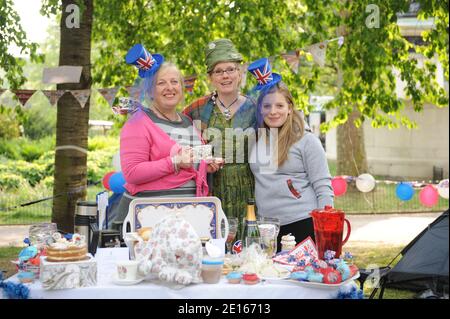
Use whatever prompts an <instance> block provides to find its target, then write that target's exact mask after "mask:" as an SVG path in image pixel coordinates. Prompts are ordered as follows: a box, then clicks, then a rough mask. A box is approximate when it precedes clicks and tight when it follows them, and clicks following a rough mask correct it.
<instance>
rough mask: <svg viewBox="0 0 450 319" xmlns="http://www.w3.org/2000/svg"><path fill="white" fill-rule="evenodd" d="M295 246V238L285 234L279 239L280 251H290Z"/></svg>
mask: <svg viewBox="0 0 450 319" xmlns="http://www.w3.org/2000/svg"><path fill="white" fill-rule="evenodd" d="M296 244H297V243H296V242H295V236H292V235H291V234H287V235H284V236H282V237H281V250H287V251H290V250H292V249H294V248H295V245H296Z"/></svg>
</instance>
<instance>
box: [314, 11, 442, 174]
mask: <svg viewBox="0 0 450 319" xmlns="http://www.w3.org/2000/svg"><path fill="white" fill-rule="evenodd" d="M398 24H399V26H400V27H401V32H402V35H403V36H405V37H407V38H408V40H410V41H412V42H415V43H420V41H421V33H422V31H424V30H427V29H429V28H431V27H432V26H433V22H432V20H426V21H419V20H417V19H416V17H415V16H414V13H413V14H406V15H403V16H402V17H399V19H398ZM411 58H415V59H417V60H418V65H419V66H420V65H423V62H424V57H423V56H421V55H418V54H415V53H412V54H411ZM433 61H434V63H435V64H436V66H437V81H438V84H439V85H440V86H441V87H444V88H445V89H446V91H447V94H448V86H449V85H448V81H446V80H445V79H444V70H443V68H442V66H441V64H440V63H439V61H438V60H437V59H433ZM404 87H405V84H404V83H403V82H402V81H401V79H400V78H399V77H397V88H396V90H397V92H396V93H397V95H398V96H399V97H400V98H406V96H405V92H404ZM330 98H332V97H312V98H311V102H312V104H316V105H317V106H318V107H319V110H320V105H321V104H324V103H326V102H327V101H328V100H329V99H330ZM405 103H406V107H405V109H404V111H402V114H403V115H405V116H407V117H408V118H410V119H412V120H414V121H415V122H416V123H417V125H418V128H417V129H412V130H409V129H407V128H404V127H401V128H398V129H388V128H372V126H371V125H370V120H367V121H365V123H364V124H363V125H364V140H365V147H366V154H367V162H368V165H369V173H371V174H374V175H382V176H389V177H392V178H400V179H416V178H417V179H432V178H437V179H440V178H448V176H449V108H448V107H445V108H437V107H436V106H434V105H431V104H425V105H424V110H423V111H422V112H421V113H417V112H414V110H413V107H412V103H411V102H410V101H405ZM313 114H314V113H312V114H311V115H313ZM319 114H320V113H319ZM335 114H336V111H334V110H333V111H327V112H326V113H325V117H326V121H329V120H331V119H332V118H333V117H334V115H335ZM311 115H310V126H311V127H314V126H315V125H317V123H316V124H314V123H315V122H317V118H318V116H317V114H316V115H313V116H311ZM319 118H320V117H319ZM311 121H313V123H311ZM319 123H320V122H319ZM336 141H337V139H336V129H333V130H330V131H329V132H328V133H327V134H326V137H325V149H326V153H327V157H328V159H329V160H336V159H337V149H336V146H337V145H336Z"/></svg>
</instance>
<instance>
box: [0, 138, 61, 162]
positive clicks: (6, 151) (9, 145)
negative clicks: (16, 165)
mask: <svg viewBox="0 0 450 319" xmlns="http://www.w3.org/2000/svg"><path fill="white" fill-rule="evenodd" d="M54 147H55V138H54V136H48V137H46V138H43V139H40V140H38V141H33V140H30V139H28V138H25V137H21V138H15V139H0V154H1V155H3V156H4V157H6V158H9V159H12V160H25V161H29V162H32V161H34V160H37V159H39V158H40V157H41V156H42V155H44V154H45V153H46V152H48V151H49V150H51V149H53V148H54Z"/></svg>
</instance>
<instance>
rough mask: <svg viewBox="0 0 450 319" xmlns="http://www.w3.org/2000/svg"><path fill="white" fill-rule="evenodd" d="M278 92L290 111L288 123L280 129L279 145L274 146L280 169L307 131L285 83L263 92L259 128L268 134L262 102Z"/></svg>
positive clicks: (258, 114) (258, 111) (260, 100)
mask: <svg viewBox="0 0 450 319" xmlns="http://www.w3.org/2000/svg"><path fill="white" fill-rule="evenodd" d="M277 92H278V93H280V94H281V95H283V96H284V98H285V99H286V102H287V104H288V107H289V110H290V112H289V114H288V116H287V119H286V122H284V124H283V125H282V126H281V127H280V128H278V141H277V144H276V145H274V147H275V148H276V149H277V151H278V159H277V162H278V167H280V166H281V165H283V164H284V162H286V160H287V158H288V154H289V149H290V148H291V146H292V145H293V144H294V143H296V142H297V141H298V140H300V139H301V138H302V136H303V134H304V131H305V124H304V122H303V118H302V117H301V115H300V114H299V112H297V111H296V109H295V104H294V99H293V97H292V94H291V92H290V91H289V89H288V87H287V86H286V84H284V83H283V82H279V83H277V84H275V85H274V86H272V87H270V88H269V89H267V90H266V91H263V92H262V94H261V95H260V96H259V98H258V104H257V105H258V107H257V116H258V127H260V128H265V129H266V132H268V129H269V127H268V126H267V125H266V123H265V122H264V117H263V116H262V102H263V100H264V98H265V97H266V96H267V95H269V94H273V93H277ZM275 154H277V152H275Z"/></svg>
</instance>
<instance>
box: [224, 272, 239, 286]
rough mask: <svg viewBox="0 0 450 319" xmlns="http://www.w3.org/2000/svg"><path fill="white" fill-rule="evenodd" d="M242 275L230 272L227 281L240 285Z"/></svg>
mask: <svg viewBox="0 0 450 319" xmlns="http://www.w3.org/2000/svg"><path fill="white" fill-rule="evenodd" d="M241 279H242V274H241V273H240V272H237V271H233V272H230V273H229V274H228V275H227V280H228V282H229V283H230V284H238V283H240V282H241Z"/></svg>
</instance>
